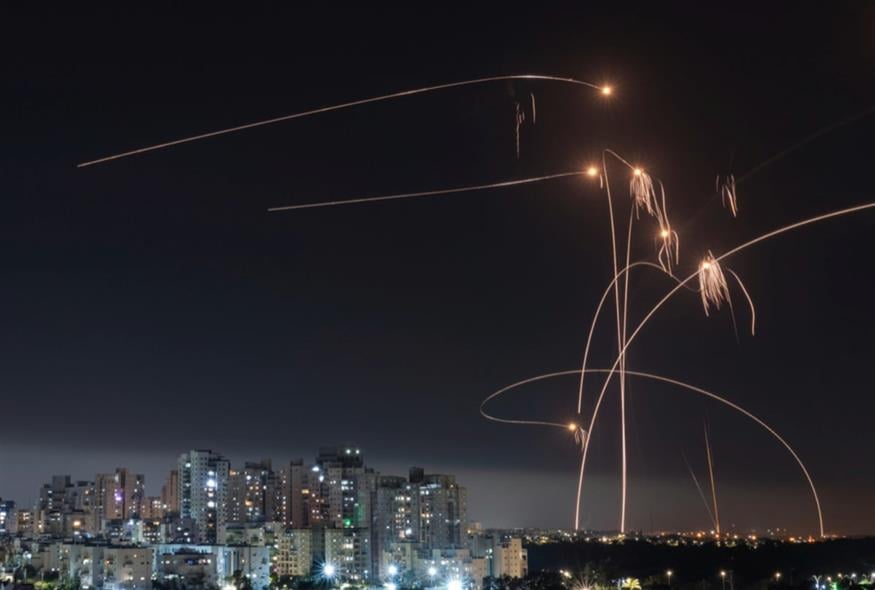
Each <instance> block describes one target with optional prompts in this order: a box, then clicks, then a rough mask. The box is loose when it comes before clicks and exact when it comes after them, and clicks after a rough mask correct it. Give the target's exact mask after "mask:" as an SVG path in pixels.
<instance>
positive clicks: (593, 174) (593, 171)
mask: <svg viewBox="0 0 875 590" xmlns="http://www.w3.org/2000/svg"><path fill="white" fill-rule="evenodd" d="M598 174H599V169H598V168H596V167H595V166H589V167H588V168H587V169H586V175H587V176H589V177H590V178H595V177H596V176H598Z"/></svg>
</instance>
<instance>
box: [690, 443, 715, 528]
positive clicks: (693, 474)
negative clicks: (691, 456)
mask: <svg viewBox="0 0 875 590" xmlns="http://www.w3.org/2000/svg"><path fill="white" fill-rule="evenodd" d="M681 457H682V458H683V460H684V465H686V466H687V471H689V472H690V477H691V478H693V484H695V486H696V491H697V492H699V497H700V498H701V499H702V503H703V504H704V505H705V510H706V511H707V512H708V518H710V519H711V526H713V527H714V530H717V521H716V520H714V512H713V511H712V510H711V506H710V505H709V504H708V500H707V499H706V498H705V492H703V491H702V486H701V485H699V478H698V477H696V472H695V471H693V467H692V466H691V465H690V462H689V461H687V456H686V455H684V454H683V453H681Z"/></svg>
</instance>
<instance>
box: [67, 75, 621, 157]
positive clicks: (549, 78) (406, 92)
mask: <svg viewBox="0 0 875 590" xmlns="http://www.w3.org/2000/svg"><path fill="white" fill-rule="evenodd" d="M501 80H543V81H549V82H560V83H563V84H574V85H577V86H586V87H587V88H592V89H593V90H598V91H600V92H601V93H602V94H606V93H605V88H604V87H602V86H598V85H596V84H592V83H590V82H584V81H582V80H576V79H574V78H560V77H558V76H544V75H541V74H516V75H510V76H490V77H488V78H477V79H474V80H464V81H462V82H450V83H448V84H438V85H436V86H426V87H424V88H416V89H414V90H404V91H401V92H393V93H392V94H384V95H382V96H375V97H372V98H363V99H360V100H353V101H350V102H344V103H340V104H336V105H331V106H327V107H321V108H318V109H313V110H309V111H304V112H301V113H294V114H291V115H283V116H281V117H274V118H273V119H265V120H264V121H256V122H255V123H247V124H245V125H237V126H236V127H228V128H226V129H219V130H218V131H210V132H208V133H201V134H198V135H192V136H190V137H184V138H182V139H175V140H173V141H167V142H164V143H159V144H156V145H151V146H148V147H142V148H139V149H136V150H131V151H128V152H122V153H119V154H115V155H112V156H106V157H103V158H98V159H96V160H90V161H88V162H82V163H81V164H77V165H76V167H77V168H85V167H86V166H93V165H95V164H101V163H103V162H110V161H112V160H119V159H121V158H128V157H130V156H136V155H138V154H144V153H146V152H153V151H155V150H161V149H165V148H169V147H173V146H175V145H180V144H183V143H191V142H193V141H200V140H202V139H208V138H210V137H216V136H219V135H227V134H228V133H236V132H238V131H245V130H247V129H254V128H256V127H263V126H265V125H273V124H274V123H281V122H283V121H291V120H292V119H302V118H304V117H310V116H313V115H319V114H322V113H329V112H332V111H339V110H342V109H348V108H352V107H357V106H361V105H365V104H370V103H373V102H380V101H384V100H392V99H396V98H403V97H405V96H414V95H416V94H425V93H427V92H434V91H436V90H445V89H447V88H458V87H460V86H471V85H474V84H484V83H487V82H497V81H501ZM607 94H610V92H608V93H607Z"/></svg>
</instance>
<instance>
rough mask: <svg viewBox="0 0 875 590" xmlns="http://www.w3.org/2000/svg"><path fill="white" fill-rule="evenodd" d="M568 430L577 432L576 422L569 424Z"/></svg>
mask: <svg viewBox="0 0 875 590" xmlns="http://www.w3.org/2000/svg"><path fill="white" fill-rule="evenodd" d="M568 430H572V431H573V430H577V424H575V423H574V422H569V423H568Z"/></svg>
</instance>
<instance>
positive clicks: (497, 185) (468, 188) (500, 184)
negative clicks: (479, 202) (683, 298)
mask: <svg viewBox="0 0 875 590" xmlns="http://www.w3.org/2000/svg"><path fill="white" fill-rule="evenodd" d="M581 174H583V173H582V172H580V171H575V172H557V173H555V174H547V175H544V176H534V177H530V178H521V179H519V180H505V181H502V182H492V183H489V184H478V185H473V186H460V187H457V188H443V189H436V190H432V191H419V192H415V193H398V194H394V195H380V196H374V197H358V198H353V199H344V200H342V201H322V202H320V203H305V204H303V205H284V206H281V207H271V208H269V209H268V211H269V212H271V213H275V212H277V211H294V210H296V209H316V208H319V207H337V206H339V205H356V204H362V203H375V202H378V201H395V200H399V199H415V198H418V197H435V196H439V195H452V194H458V193H466V192H473V191H482V190H492V189H499V188H507V187H510V186H520V185H524V184H534V183H536V182H544V181H547V180H554V179H557V178H568V177H570V176H580V175H581Z"/></svg>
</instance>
